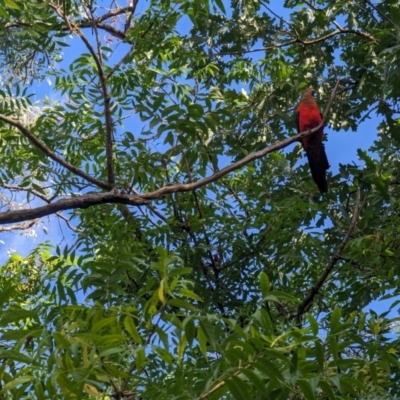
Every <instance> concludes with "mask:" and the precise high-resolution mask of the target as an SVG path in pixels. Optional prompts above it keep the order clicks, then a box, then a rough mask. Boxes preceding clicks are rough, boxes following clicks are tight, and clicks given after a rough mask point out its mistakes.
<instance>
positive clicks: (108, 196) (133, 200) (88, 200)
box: [0, 192, 148, 224]
mask: <svg viewBox="0 0 400 400" xmlns="http://www.w3.org/2000/svg"><path fill="white" fill-rule="evenodd" d="M105 203H118V204H129V205H133V206H141V205H145V204H148V201H146V200H143V199H141V198H140V197H138V196H132V195H127V194H119V193H115V192H108V193H95V194H93V193H90V194H84V195H82V196H79V197H73V198H71V199H61V200H58V201H56V202H55V203H51V204H48V205H45V206H42V207H37V208H33V209H31V210H16V211H7V212H5V213H1V214H0V224H10V223H14V222H21V221H27V220H30V219H34V218H41V217H44V216H46V215H50V214H54V213H57V212H58V211H63V210H72V209H74V208H88V207H92V206H95V205H98V204H105Z"/></svg>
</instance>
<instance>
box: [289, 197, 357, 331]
mask: <svg viewBox="0 0 400 400" xmlns="http://www.w3.org/2000/svg"><path fill="white" fill-rule="evenodd" d="M360 199H361V194H360V189H358V190H357V194H356V204H355V206H354V211H353V218H352V220H351V223H350V226H349V229H348V230H347V233H346V236H345V237H344V238H343V240H342V242H341V243H340V245H339V247H338V248H337V249H336V251H335V253H334V255H333V256H332V258H331V259H330V260H329V262H328V264H327V266H326V267H325V269H324V270H323V271H322V274H321V275H320V277H319V278H318V280H317V282H316V283H315V284H314V286H313V287H312V288H311V289H310V291H309V292H308V294H307V296H306V297H305V299H304V300H303V301H302V302H301V303H300V304H299V306H298V308H297V314H296V321H297V324H299V323H300V320H301V317H302V315H303V314H304V313H305V312H306V311H307V309H308V308H309V307H310V305H311V303H312V302H313V300H314V297H315V295H316V294H317V293H318V291H319V290H320V289H321V287H322V285H323V284H324V282H325V281H326V279H327V278H328V276H329V274H330V272H331V271H332V269H333V267H334V266H335V264H336V263H337V262H338V261H339V260H340V259H341V258H342V251H343V250H344V248H345V246H346V244H347V242H348V241H349V240H350V237H351V234H352V233H353V230H354V228H355V226H356V223H357V219H358V214H359V211H360ZM292 318H293V316H292Z"/></svg>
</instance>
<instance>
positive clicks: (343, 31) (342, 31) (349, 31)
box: [213, 28, 379, 56]
mask: <svg viewBox="0 0 400 400" xmlns="http://www.w3.org/2000/svg"><path fill="white" fill-rule="evenodd" d="M345 34H353V35H357V36H361V37H363V38H364V39H368V40H369V41H371V42H374V43H379V40H378V39H376V38H374V37H373V36H370V35H368V34H367V33H364V32H362V31H359V30H357V29H343V28H340V29H336V30H334V31H332V32H329V33H327V34H326V35H324V36H321V37H318V38H315V39H311V40H302V39H300V38H296V39H292V40H289V41H287V42H284V43H279V44H278V43H276V44H275V43H274V44H272V45H270V46H267V47H261V48H259V49H251V50H238V51H227V52H220V53H215V54H213V55H214V56H226V55H231V54H245V53H246V54H247V53H256V52H258V51H268V50H274V49H280V48H282V47H287V46H291V45H292V44H296V43H299V44H302V45H303V46H311V45H314V44H317V43H320V42H324V41H325V40H327V39H331V38H333V37H335V36H338V35H345Z"/></svg>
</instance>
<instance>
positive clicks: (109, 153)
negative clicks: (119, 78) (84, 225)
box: [51, 5, 115, 189]
mask: <svg viewBox="0 0 400 400" xmlns="http://www.w3.org/2000/svg"><path fill="white" fill-rule="evenodd" d="M51 7H52V8H53V10H54V11H55V12H56V14H57V15H58V16H59V17H60V18H62V19H63V20H64V21H65V22H66V23H67V24H68V25H69V26H72V27H73V29H74V31H75V33H76V34H77V35H78V36H79V37H80V38H81V40H82V41H83V43H84V44H85V46H86V48H87V49H88V50H89V52H90V54H91V55H92V57H93V60H94V62H95V64H96V67H97V75H98V77H99V80H100V85H101V94H102V97H103V101H104V119H105V128H106V132H105V148H106V160H107V161H106V162H107V175H108V188H107V189H110V188H114V187H115V172H114V165H113V143H112V130H113V122H112V116H111V107H110V103H111V97H110V94H109V92H108V87H107V78H106V75H105V73H104V70H103V63H102V56H101V44H100V39H99V36H98V31H97V25H96V24H94V25H93V24H92V29H93V30H94V32H95V39H96V43H97V46H98V53H96V51H95V49H94V48H93V46H92V45H91V43H90V42H89V40H88V38H87V37H86V36H85V35H84V34H83V33H82V31H81V30H80V28H79V26H77V25H76V24H75V23H74V22H73V21H71V20H70V19H69V18H68V16H67V15H64V14H63V13H62V12H61V11H60V9H59V7H57V6H55V5H51ZM89 20H90V21H92V23H94V20H93V19H91V18H89Z"/></svg>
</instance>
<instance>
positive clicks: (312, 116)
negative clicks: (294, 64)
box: [296, 88, 330, 193]
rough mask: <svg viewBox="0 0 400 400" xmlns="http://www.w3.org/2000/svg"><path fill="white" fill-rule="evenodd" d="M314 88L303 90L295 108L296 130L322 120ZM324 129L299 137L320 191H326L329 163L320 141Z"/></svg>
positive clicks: (308, 128)
mask: <svg viewBox="0 0 400 400" xmlns="http://www.w3.org/2000/svg"><path fill="white" fill-rule="evenodd" d="M314 93H315V90H314V89H313V88H308V89H306V90H305V92H304V94H303V96H302V98H301V100H300V103H299V105H298V106H297V108H296V126H297V132H298V133H301V132H306V131H309V130H310V129H313V128H315V127H317V126H318V125H319V124H320V123H321V122H322V114H321V112H320V111H319V108H318V105H317V102H316V101H315V99H314ZM323 137H324V130H323V128H321V129H320V130H319V131H317V132H315V133H313V134H312V135H310V136H306V137H305V138H303V139H301V143H302V145H303V148H304V150H305V151H306V154H307V158H308V164H309V165H310V169H311V175H312V178H313V180H314V182H315V184H316V185H317V186H318V189H319V191H320V192H321V193H326V192H327V191H328V182H327V180H326V171H327V170H328V169H329V167H330V165H329V162H328V158H327V157H326V153H325V146H324V144H323V143H322V138H323Z"/></svg>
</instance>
